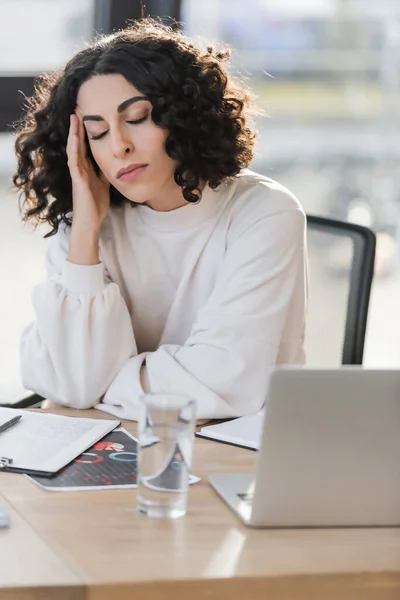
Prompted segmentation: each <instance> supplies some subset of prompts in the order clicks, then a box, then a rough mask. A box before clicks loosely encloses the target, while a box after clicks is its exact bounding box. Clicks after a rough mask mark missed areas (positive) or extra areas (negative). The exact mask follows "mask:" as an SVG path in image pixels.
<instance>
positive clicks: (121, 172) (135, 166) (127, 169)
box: [117, 163, 147, 179]
mask: <svg viewBox="0 0 400 600" xmlns="http://www.w3.org/2000/svg"><path fill="white" fill-rule="evenodd" d="M142 167H147V165H146V164H144V163H134V164H131V165H128V166H127V167H124V168H123V169H120V170H119V171H118V173H117V179H121V178H122V177H123V176H124V175H126V174H127V173H132V174H133V172H134V171H136V170H137V169H142Z"/></svg>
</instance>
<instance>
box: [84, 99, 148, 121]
mask: <svg viewBox="0 0 400 600" xmlns="http://www.w3.org/2000/svg"><path fill="white" fill-rule="evenodd" d="M143 100H146V101H147V100H148V98H146V96H132V98H128V100H124V102H122V103H121V104H120V105H119V106H117V111H118V112H119V113H122V112H124V110H126V109H127V108H128V107H129V106H131V104H135V102H140V101H143ZM82 121H104V118H103V117H101V116H100V115H85V116H84V117H82Z"/></svg>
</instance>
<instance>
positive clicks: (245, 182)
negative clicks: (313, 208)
mask: <svg viewBox="0 0 400 600" xmlns="http://www.w3.org/2000/svg"><path fill="white" fill-rule="evenodd" d="M235 179H236V186H235V191H234V194H233V197H232V200H233V201H234V204H235V208H236V209H237V210H238V211H240V210H250V209H251V210H254V211H256V212H257V211H259V212H260V216H261V215H265V216H267V215H269V214H270V215H273V214H276V213H281V212H286V211H300V212H303V209H302V207H301V204H300V202H299V200H298V199H297V197H296V196H295V195H294V194H293V193H292V192H291V191H290V190H289V189H288V188H286V187H285V186H284V185H282V184H281V183H279V182H277V181H275V180H274V179H271V178H269V177H266V176H265V175H261V174H260V173H256V172H255V171H252V170H251V169H243V170H242V171H240V173H239V174H238V175H237V176H236V178H235Z"/></svg>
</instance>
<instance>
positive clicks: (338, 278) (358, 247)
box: [305, 215, 376, 366]
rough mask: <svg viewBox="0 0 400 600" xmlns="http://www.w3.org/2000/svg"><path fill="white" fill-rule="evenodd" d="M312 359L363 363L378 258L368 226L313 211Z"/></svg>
mask: <svg viewBox="0 0 400 600" xmlns="http://www.w3.org/2000/svg"><path fill="white" fill-rule="evenodd" d="M307 244H308V256H309V269H310V280H309V281H310V287H309V307H308V319H307V328H306V343H305V347H306V353H307V364H309V365H310V366H339V365H340V364H343V365H361V364H362V361H363V353H364V341H365V331H366V326H367V317H368V306H369V298H370V292H371V285H372V279H373V273H374V262H375V246H376V237H375V234H374V233H373V232H372V231H371V230H370V229H368V228H367V227H362V226H360V225H355V224H353V223H344V222H342V221H336V220H334V219H328V218H324V217H316V216H312V215H309V216H307Z"/></svg>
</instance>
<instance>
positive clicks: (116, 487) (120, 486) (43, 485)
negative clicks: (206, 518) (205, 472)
mask: <svg viewBox="0 0 400 600" xmlns="http://www.w3.org/2000/svg"><path fill="white" fill-rule="evenodd" d="M115 431H122V432H123V433H124V434H126V435H127V436H129V437H130V438H131V439H132V440H134V441H135V442H136V443H137V444H139V442H138V440H137V438H135V436H133V435H132V434H131V433H129V431H127V430H126V429H124V428H123V427H120V428H118V429H116V430H115ZM155 439H156V438H155ZM157 440H158V438H157ZM158 441H159V440H158ZM153 443H154V442H153ZM67 469H68V467H67ZM26 477H28V479H30V480H31V481H33V482H34V483H35V484H36V485H38V486H39V487H41V488H42V489H44V490H48V491H50V492H81V491H82V492H89V491H95V490H122V489H133V488H137V484H129V483H123V484H111V485H93V486H87V485H85V486H78V485H70V486H67V485H66V486H64V487H54V486H51V485H46V482H45V478H41V481H38V480H37V479H36V478H34V477H31V476H29V475H27V476H26ZM198 481H201V479H200V477H197V476H196V475H189V485H192V484H193V483H197V482H198Z"/></svg>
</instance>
